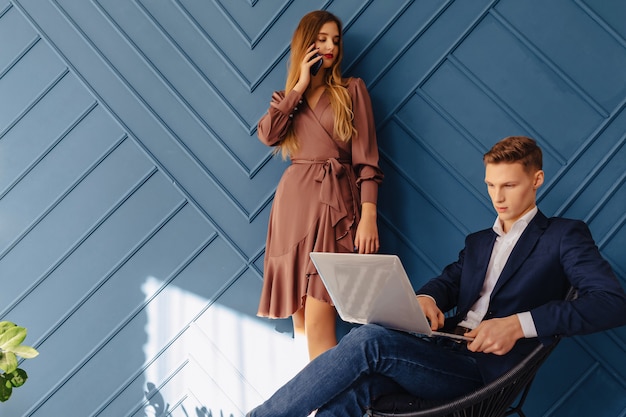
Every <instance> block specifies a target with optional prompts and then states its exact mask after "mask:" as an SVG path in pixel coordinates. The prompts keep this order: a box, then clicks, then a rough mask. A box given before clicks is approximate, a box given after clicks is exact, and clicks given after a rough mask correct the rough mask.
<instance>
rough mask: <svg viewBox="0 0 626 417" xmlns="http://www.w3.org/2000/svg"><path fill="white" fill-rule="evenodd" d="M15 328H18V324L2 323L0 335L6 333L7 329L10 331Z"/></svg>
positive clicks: (0, 322) (0, 324) (0, 323)
mask: <svg viewBox="0 0 626 417" xmlns="http://www.w3.org/2000/svg"><path fill="white" fill-rule="evenodd" d="M15 326H17V324H15V323H12V322H10V321H0V334H2V333H4V331H5V330H6V329H9V328H11V327H15Z"/></svg>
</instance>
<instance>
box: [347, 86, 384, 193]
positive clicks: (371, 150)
mask: <svg viewBox="0 0 626 417" xmlns="http://www.w3.org/2000/svg"><path fill="white" fill-rule="evenodd" d="M348 88H349V92H350V96H351V97H352V112H353V113H354V122H353V123H354V127H355V129H356V131H357V135H356V137H354V138H352V165H353V167H354V172H355V173H356V176H357V185H358V186H359V187H360V189H361V204H362V203H366V202H369V203H374V204H376V201H377V200H378V186H379V184H380V183H381V182H382V180H383V173H382V171H381V170H380V167H379V166H378V143H377V141H376V125H375V123H374V112H373V111H372V102H371V100H370V96H369V93H368V92H367V88H366V87H365V83H364V82H363V80H362V79H360V78H353V79H351V80H350V84H349V87H348Z"/></svg>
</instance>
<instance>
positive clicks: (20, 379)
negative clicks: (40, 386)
mask: <svg viewBox="0 0 626 417" xmlns="http://www.w3.org/2000/svg"><path fill="white" fill-rule="evenodd" d="M6 378H7V379H8V380H9V381H10V382H11V385H12V386H13V388H17V387H21V386H22V385H24V383H25V382H26V380H27V379H28V374H26V371H25V370H23V369H20V368H17V369H16V370H15V371H14V372H12V373H10V374H8V375H6Z"/></svg>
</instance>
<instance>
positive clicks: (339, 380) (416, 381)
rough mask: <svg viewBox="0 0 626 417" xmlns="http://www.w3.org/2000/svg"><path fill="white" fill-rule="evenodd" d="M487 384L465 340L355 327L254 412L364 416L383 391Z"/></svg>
mask: <svg viewBox="0 0 626 417" xmlns="http://www.w3.org/2000/svg"><path fill="white" fill-rule="evenodd" d="M482 385H483V380H482V377H481V375H480V372H479V370H478V367H477V366H476V361H475V360H474V358H473V357H472V356H471V354H470V353H469V351H467V349H466V348H465V345H464V344H463V343H456V342H454V341H452V340H448V339H441V338H422V337H417V336H414V335H411V334H407V333H404V332H399V331H394V330H389V329H386V328H383V327H380V326H376V325H365V326H361V327H359V328H356V329H353V330H352V331H351V332H350V333H348V334H347V335H346V336H345V337H344V338H343V339H342V340H341V342H340V343H339V344H338V345H337V346H336V347H335V348H333V349H331V350H329V351H327V352H325V353H324V354H322V355H320V356H319V357H317V358H316V359H315V360H314V361H312V362H311V363H309V364H308V365H307V366H306V367H305V368H304V369H303V370H302V371H300V372H299V373H298V374H297V375H296V376H295V377H294V378H293V379H292V380H291V381H289V382H288V383H287V384H285V385H283V386H282V387H281V388H280V389H279V390H278V391H276V393H275V394H274V395H273V396H272V397H271V398H270V399H269V400H267V401H266V402H265V403H263V404H261V405H260V406H259V407H257V408H255V409H254V410H252V411H251V412H250V413H249V414H248V416H250V417H281V416H285V417H306V416H308V415H309V414H310V413H311V412H312V411H313V410H318V412H317V417H329V416H333V417H344V416H345V417H357V416H358V417H360V416H362V415H363V414H364V412H365V410H367V408H368V407H369V406H370V405H371V404H372V401H373V400H375V399H376V398H378V397H379V396H381V395H385V394H389V393H397V392H408V393H410V394H412V395H415V396H416V397H419V398H422V399H426V400H440V399H447V398H452V397H456V396H458V395H463V394H465V393H467V392H469V391H471V390H473V389H476V388H477V387H480V386H482Z"/></svg>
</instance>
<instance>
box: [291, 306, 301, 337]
mask: <svg viewBox="0 0 626 417" xmlns="http://www.w3.org/2000/svg"><path fill="white" fill-rule="evenodd" d="M291 321H292V322H293V337H294V339H295V338H296V337H298V336H304V307H302V308H301V309H300V310H298V311H296V312H295V313H293V314H292V315H291Z"/></svg>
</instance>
